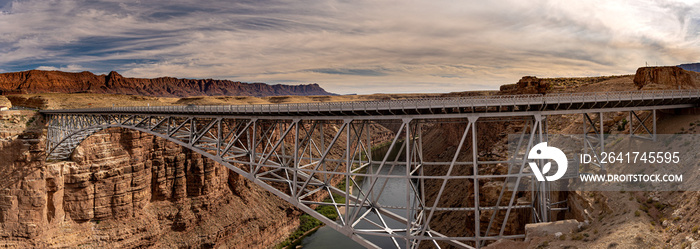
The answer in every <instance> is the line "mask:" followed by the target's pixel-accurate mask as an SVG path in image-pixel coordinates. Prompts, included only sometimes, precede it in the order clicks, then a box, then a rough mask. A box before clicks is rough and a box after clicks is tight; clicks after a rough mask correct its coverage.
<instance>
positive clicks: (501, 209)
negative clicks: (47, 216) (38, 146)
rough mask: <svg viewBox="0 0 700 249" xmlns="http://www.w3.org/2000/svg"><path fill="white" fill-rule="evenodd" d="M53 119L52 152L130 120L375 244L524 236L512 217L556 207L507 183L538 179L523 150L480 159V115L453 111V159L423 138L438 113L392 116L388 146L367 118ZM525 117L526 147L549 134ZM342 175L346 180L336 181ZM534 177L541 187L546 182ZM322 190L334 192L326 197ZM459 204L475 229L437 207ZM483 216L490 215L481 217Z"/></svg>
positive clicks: (59, 153) (538, 217) (56, 156)
mask: <svg viewBox="0 0 700 249" xmlns="http://www.w3.org/2000/svg"><path fill="white" fill-rule="evenodd" d="M47 119H48V126H49V127H48V139H47V140H48V144H47V147H48V148H47V151H48V158H47V159H48V160H63V159H68V158H70V156H71V153H72V151H73V150H74V149H75V148H76V147H77V146H78V145H79V144H80V142H81V141H83V140H84V139H86V138H87V137H89V136H90V135H92V134H94V133H96V132H98V131H100V130H103V129H107V128H112V127H122V128H127V129H133V130H138V131H142V132H146V133H149V134H153V135H155V136H158V137H161V138H164V139H167V140H169V141H172V142H175V143H177V144H179V145H181V146H184V147H186V148H188V149H191V150H193V151H195V152H197V153H200V154H202V155H204V156H206V157H208V158H210V159H213V160H214V161H216V162H218V163H220V164H222V165H224V166H226V167H228V168H229V169H231V170H233V171H234V172H236V173H237V174H240V175H242V176H244V177H246V178H248V179H249V180H251V181H253V182H254V183H255V184H257V185H259V186H261V187H263V188H264V189H266V190H268V191H270V192H272V193H274V194H275V195H277V196H279V197H281V198H282V199H284V200H286V201H288V202H289V203H291V204H292V205H294V206H296V207H298V208H300V209H301V210H303V211H304V212H306V213H308V214H310V215H312V216H313V217H315V218H317V219H319V220H321V221H322V222H324V223H325V224H327V225H328V226H329V227H331V228H333V229H335V230H338V231H340V232H341V233H343V234H345V235H347V236H348V237H350V238H352V239H353V240H355V241H357V242H359V243H360V244H362V245H363V246H366V247H370V248H372V247H379V246H378V245H377V243H379V242H377V241H380V242H381V241H390V242H391V243H390V244H392V245H393V246H395V247H397V248H417V247H418V246H419V245H420V244H421V243H431V244H432V245H435V246H436V247H441V246H444V245H446V244H452V245H456V246H458V247H465V248H473V247H481V246H483V245H485V243H486V242H488V241H495V240H498V239H501V238H511V239H515V238H524V234H513V233H509V232H508V230H507V229H506V227H507V224H508V223H509V221H511V220H513V219H514V217H516V216H526V217H531V219H532V221H533V222H540V221H546V220H548V218H547V217H548V215H547V213H548V212H550V211H551V210H549V209H548V197H546V196H544V195H539V194H538V192H540V191H527V193H525V192H518V191H509V190H508V189H507V187H506V185H507V184H506V182H508V179H510V180H512V181H515V182H516V185H515V186H517V185H519V184H521V183H523V182H529V183H532V181H530V180H529V179H530V178H532V174H531V172H528V170H527V167H525V165H526V163H525V160H524V158H522V156H523V155H517V156H516V155H514V156H513V158H510V159H509V160H506V161H488V160H485V159H479V153H480V150H479V148H478V146H474V145H477V144H478V142H477V140H478V136H477V135H478V129H477V120H479V117H478V116H474V117H468V118H464V119H456V120H449V122H456V123H458V124H461V125H462V128H463V129H462V130H461V133H460V134H459V136H458V137H454V138H451V139H459V140H458V141H459V143H458V146H457V149H456V150H455V151H454V152H452V154H451V155H450V156H449V159H450V160H445V161H440V160H432V161H431V160H427V159H426V158H427V157H430V158H435V155H430V154H426V152H425V151H426V150H425V148H424V146H430V145H425V144H423V141H422V138H423V132H425V131H426V130H427V128H426V127H424V126H426V125H427V126H431V125H434V122H438V123H439V122H440V121H436V120H421V119H410V118H407V119H401V120H394V121H393V122H396V124H395V125H396V126H398V127H399V128H397V129H398V130H397V131H395V132H393V134H395V135H394V136H393V137H391V139H386V140H387V145H386V146H385V151H386V152H383V153H379V154H377V152H376V150H377V148H378V147H377V146H378V144H379V142H380V141H374V140H377V136H376V134H374V133H373V132H374V130H376V128H377V127H376V126H377V125H378V124H377V122H374V121H368V120H355V119H339V120H333V121H329V120H301V119H285V120H268V119H238V118H233V117H231V118H228V117H216V116H211V117H183V116H169V115H138V114H131V115H126V114H84V115H77V114H49V115H47ZM522 120H523V121H525V123H526V126H525V127H524V128H523V129H522V137H521V138H520V141H519V142H518V146H519V147H518V148H524V149H525V150H527V149H528V148H529V147H531V146H532V145H534V143H537V142H538V139H539V140H541V139H542V121H541V116H537V117H534V116H533V117H528V118H524V119H522ZM442 121H445V120H442ZM456 141H457V140H454V141H453V142H456ZM446 142H447V141H446ZM386 147H388V148H386ZM339 152H340V153H339ZM433 153H435V152H433ZM465 158H467V159H465ZM474 158H476V160H474ZM487 164H503V165H507V168H508V173H507V174H505V175H494V174H479V171H480V167H482V165H487ZM436 169H442V170H436ZM465 169H467V170H466V171H465ZM426 171H428V172H426ZM492 179H499V180H503V184H502V186H501V187H500V188H501V191H500V192H499V197H498V200H497V201H496V203H495V205H494V204H491V205H483V204H482V203H483V201H484V200H480V199H479V197H480V196H481V195H480V194H479V189H480V187H483V186H484V182H483V181H484V180H492ZM480 180H481V181H482V182H479V181H480ZM341 181H344V182H345V184H344V185H338V184H339V182H341ZM426 181H432V182H434V183H438V184H434V185H435V186H439V189H434V190H436V192H437V193H438V194H437V195H436V196H432V197H426V194H425V191H426V186H425V184H426ZM392 182H393V183H392ZM396 182H403V185H400V186H402V188H404V190H403V191H401V194H402V195H405V196H404V197H401V199H403V202H402V203H399V204H396V203H385V200H384V198H385V197H386V196H387V195H395V193H387V192H388V191H390V189H389V188H388V187H387V186H388V185H392V184H394V185H396ZM453 182H454V183H457V182H460V183H468V184H469V186H471V187H469V188H468V189H465V190H464V191H466V192H454V191H451V190H448V189H449V188H450V187H449V186H451V183H453ZM532 184H533V188H535V189H538V190H539V189H543V188H545V186H539V185H538V186H534V184H535V183H532ZM339 186H340V188H339ZM321 193H323V194H321ZM540 193H542V192H540ZM454 195H457V196H464V197H466V196H469V195H473V198H472V199H470V200H468V201H467V200H466V199H465V201H464V203H463V204H461V205H457V206H455V205H453V204H447V203H446V202H445V201H443V199H448V198H454ZM524 195H531V197H530V199H531V201H530V202H525V203H521V202H519V200H518V198H520V197H522V196H524ZM323 196H328V198H329V199H326V200H323V198H322V197H323ZM450 196H452V197H450ZM394 197H396V196H394ZM467 199H468V198H467ZM533 203H535V204H533ZM318 206H330V207H332V209H333V210H335V212H336V213H337V214H338V217H339V218H338V220H337V221H334V220H330V219H328V218H326V217H325V216H323V215H321V214H320V213H318V212H317V211H316V210H315V208H316V207H318ZM451 213H459V214H460V215H462V216H460V217H465V216H466V217H471V218H468V220H471V222H472V223H471V224H468V225H467V226H468V227H470V229H472V230H473V231H470V232H467V233H463V234H455V233H453V232H451V231H447V230H444V229H442V228H441V227H436V225H434V223H435V222H434V218H435V217H436V216H438V215H439V216H441V217H442V216H450V215H452V214H451ZM485 219H488V220H489V222H488V224H486V223H484V221H482V220H485ZM431 224H433V225H431ZM382 238H383V239H382Z"/></svg>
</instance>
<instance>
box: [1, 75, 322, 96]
mask: <svg viewBox="0 0 700 249" xmlns="http://www.w3.org/2000/svg"><path fill="white" fill-rule="evenodd" d="M51 92H56V93H113V94H131V95H145V96H160V97H186V96H204V95H206V96H222V95H228V96H256V97H262V96H281V95H332V94H331V93H329V92H326V91H325V90H323V88H321V87H320V86H319V85H318V84H307V85H269V84H265V83H244V82H238V81H230V80H214V79H178V78H172V77H161V78H154V79H144V78H126V77H123V76H121V75H120V74H119V73H117V72H114V71H112V72H110V73H109V74H108V75H104V74H102V75H95V74H93V73H91V72H80V73H69V72H61V71H40V70H30V71H23V72H14V73H3V74H0V95H1V94H18V93H21V94H31V93H51Z"/></svg>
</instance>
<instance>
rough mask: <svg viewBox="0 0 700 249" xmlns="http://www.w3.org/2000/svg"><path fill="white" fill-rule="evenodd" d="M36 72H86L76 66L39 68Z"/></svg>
mask: <svg viewBox="0 0 700 249" xmlns="http://www.w3.org/2000/svg"><path fill="white" fill-rule="evenodd" d="M36 70H46V71H64V72H81V71H86V70H85V68H83V67H81V66H78V65H67V66H64V67H54V66H39V67H37V68H36Z"/></svg>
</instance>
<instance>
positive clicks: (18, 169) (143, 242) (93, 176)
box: [0, 129, 300, 248]
mask: <svg viewBox="0 0 700 249" xmlns="http://www.w3.org/2000/svg"><path fill="white" fill-rule="evenodd" d="M43 148H44V144H43V140H42V139H36V138H35V139H15V140H11V141H6V140H3V142H2V143H0V155H2V159H3V161H2V162H0V166H2V167H0V169H2V171H1V172H0V174H2V179H3V181H2V183H0V184H1V186H0V224H1V225H0V245H3V246H10V247H75V246H78V245H81V246H89V247H103V246H109V247H118V248H120V247H126V248H133V247H145V246H156V247H210V246H214V245H216V246H225V247H226V246H228V247H233V246H234V245H235V247H239V246H240V247H245V248H267V247H270V246H273V245H274V244H276V243H278V242H279V241H281V240H282V239H284V238H286V236H287V235H288V234H289V233H291V232H292V231H293V230H294V229H295V228H296V227H297V226H298V219H297V216H298V215H300V212H299V211H298V210H297V209H295V208H293V207H292V206H291V205H289V204H287V203H286V202H284V201H282V200H281V199H279V198H277V197H275V196H273V195H272V194H270V193H268V192H266V191H264V190H262V189H261V188H259V187H257V186H256V185H254V184H252V183H250V181H248V180H245V179H243V178H242V177H241V176H239V175H237V174H235V173H233V172H232V171H230V170H228V169H227V168H225V167H224V166H222V165H219V164H217V163H215V162H213V161H212V160H209V159H207V158H204V157H202V156H201V155H199V154H197V153H194V152H192V151H189V150H187V149H185V148H182V147H180V146H178V145H176V144H174V143H170V142H167V141H165V140H163V139H160V138H157V137H155V136H152V135H149V134H146V133H141V132H138V131H131V130H123V129H112V130H109V132H103V133H99V134H95V135H93V136H91V137H90V138H88V139H86V140H85V141H84V142H83V143H82V144H81V146H79V147H78V149H77V150H76V152H75V153H74V155H73V158H72V161H69V162H57V163H48V164H45V163H44V162H43V158H44V151H43Z"/></svg>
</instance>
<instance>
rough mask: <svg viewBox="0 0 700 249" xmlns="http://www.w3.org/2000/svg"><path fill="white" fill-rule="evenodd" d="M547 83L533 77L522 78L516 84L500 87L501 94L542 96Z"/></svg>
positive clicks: (547, 86)
mask: <svg viewBox="0 0 700 249" xmlns="http://www.w3.org/2000/svg"><path fill="white" fill-rule="evenodd" d="M548 89H549V83H548V82H547V81H545V80H542V79H539V78H537V77H535V76H523V77H522V78H521V79H520V80H519V81H518V83H515V84H506V85H502V86H501V89H500V90H501V92H500V93H501V94H544V93H547V90H548Z"/></svg>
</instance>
